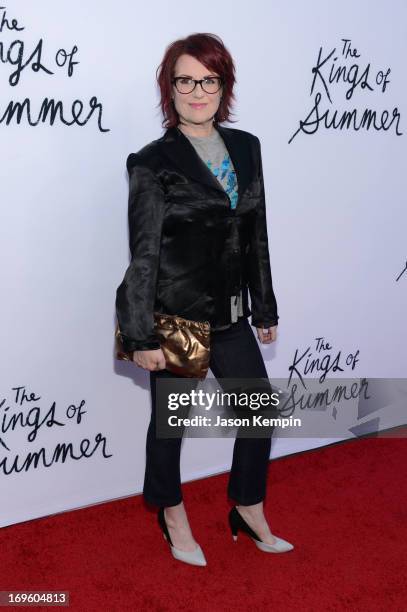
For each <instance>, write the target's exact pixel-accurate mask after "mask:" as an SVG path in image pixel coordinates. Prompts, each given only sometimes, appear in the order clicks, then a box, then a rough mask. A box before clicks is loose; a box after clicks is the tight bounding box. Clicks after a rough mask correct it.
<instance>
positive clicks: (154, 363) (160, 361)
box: [133, 349, 166, 371]
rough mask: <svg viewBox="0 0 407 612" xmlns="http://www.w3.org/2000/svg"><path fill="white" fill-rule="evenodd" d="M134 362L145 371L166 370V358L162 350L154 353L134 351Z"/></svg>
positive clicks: (156, 350)
mask: <svg viewBox="0 0 407 612" xmlns="http://www.w3.org/2000/svg"><path fill="white" fill-rule="evenodd" d="M133 361H134V362H135V363H136V364H137V365H138V366H139V367H140V368H144V369H145V370H150V371H152V370H163V369H164V368H165V365H166V364H165V357H164V353H163V352H162V349H155V350H153V351H134V353H133Z"/></svg>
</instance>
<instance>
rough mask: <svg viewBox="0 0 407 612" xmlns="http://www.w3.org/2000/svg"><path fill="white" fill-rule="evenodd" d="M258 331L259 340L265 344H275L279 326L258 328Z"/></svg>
mask: <svg viewBox="0 0 407 612" xmlns="http://www.w3.org/2000/svg"><path fill="white" fill-rule="evenodd" d="M256 329H257V335H258V337H259V340H260V342H262V343H263V344H269V343H270V342H274V340H275V339H276V338H277V325H274V326H273V327H268V328H263V327H256Z"/></svg>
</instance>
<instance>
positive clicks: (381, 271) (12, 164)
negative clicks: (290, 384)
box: [0, 0, 407, 526]
mask: <svg viewBox="0 0 407 612" xmlns="http://www.w3.org/2000/svg"><path fill="white" fill-rule="evenodd" d="M3 4H4V6H5V9H0V20H1V19H3V20H2V21H0V23H2V25H1V32H0V50H1V59H2V62H1V63H0V79H1V89H0V91H1V93H0V133H1V147H0V150H1V181H0V195H1V220H0V221H1V222H0V249H1V302H0V313H1V319H2V325H1V346H2V351H1V370H0V377H1V378H0V427H1V429H0V467H1V469H0V487H1V491H0V493H1V500H2V502H1V507H0V525H1V526H4V525H9V524H12V523H16V522H19V521H23V520H27V519H30V518H34V517H38V516H44V515H47V514H52V513H55V512H60V511H64V510H67V509H71V508H77V507H81V506H84V505H87V504H92V503H97V502H100V501H103V500H106V499H113V498H116V497H121V496H126V495H131V494H133V493H137V492H140V491H141V489H142V483H143V476H144V456H145V434H146V429H147V424H148V420H149V412H150V396H149V379H148V374H147V373H146V372H145V371H143V370H141V369H138V368H136V367H134V366H132V365H131V364H123V363H118V362H116V361H115V359H114V352H113V331H114V323H115V312H114V300H115V292H116V288H117V286H118V285H119V283H120V282H121V280H122V278H123V275H124V272H125V269H126V267H127V265H128V261H129V252H128V242H127V197H128V183H127V173H126V168H125V160H126V158H127V155H128V154H129V153H130V152H134V151H137V150H138V149H140V148H141V147H142V146H143V145H144V144H146V143H147V142H149V141H151V140H153V139H154V138H158V137H159V136H161V135H162V133H163V131H162V128H161V116H160V114H159V110H158V107H157V104H158V92H157V88H156V84H155V70H156V68H157V66H158V64H159V63H160V61H161V58H162V55H163V53H164V49H165V47H166V46H167V45H168V44H169V43H170V42H172V41H173V40H175V39H177V38H180V37H184V36H186V35H188V34H190V33H193V32H214V33H216V34H218V35H220V36H221V37H222V39H223V41H224V43H225V44H226V46H227V47H228V49H229V50H230V52H231V53H232V55H233V57H234V59H235V62H236V67H237V79H238V84H237V88H236V95H237V104H236V107H235V113H236V115H235V118H236V119H238V123H236V124H233V126H234V127H237V128H240V129H245V130H248V131H250V132H252V133H254V134H256V135H257V136H259V138H260V140H261V143H262V153H263V168H264V178H265V185H266V195H267V209H268V224H269V240H270V254H271V260H272V272H273V282H274V287H275V292H276V297H277V301H278V305H279V314H280V321H279V328H278V329H279V337H278V340H277V342H275V343H273V344H272V345H270V346H262V347H261V350H262V352H263V355H264V358H265V360H266V365H267V368H268V372H269V375H270V377H274V376H277V377H287V375H288V373H289V367H290V365H292V364H293V360H294V356H295V353H296V351H298V354H302V353H304V352H305V351H306V349H307V348H308V347H309V351H308V353H307V354H308V355H309V356H310V358H311V357H314V358H315V357H317V356H318V354H317V350H316V340H315V339H316V338H318V337H321V338H324V340H325V341H326V342H329V344H330V349H328V350H326V351H324V352H323V353H321V355H322V354H323V355H329V357H330V359H331V360H334V359H335V357H336V356H337V355H338V354H339V353H340V359H341V360H342V359H343V358H344V356H346V355H348V354H350V353H352V354H353V355H357V363H356V366H355V369H354V370H353V371H352V370H351V369H350V368H349V367H347V366H344V371H343V372H341V373H340V374H341V375H342V376H343V377H348V378H350V377H361V376H370V377H405V376H406V366H405V361H406V360H405V346H406V340H407V338H406V325H405V312H406V306H407V304H406V286H407V272H406V273H403V274H401V273H402V271H403V269H404V268H405V265H406V257H407V252H406V240H405V229H406V220H407V212H406V205H405V204H406V203H405V193H406V191H407V173H406V171H405V160H406V148H405V136H404V132H405V125H404V124H405V116H404V114H405V112H406V93H407V76H406V71H405V58H406V53H407V37H406V35H405V34H406V32H405V23H406V19H407V8H406V5H405V3H404V2H402V0H391V1H390V3H389V2H386V3H385V2H384V0H380V1H379V0H376V1H375V2H371V1H368V0H365V1H362V0H359V1H358V2H354V1H350V0H341V2H336V3H335V2H333V3H332V2H331V3H326V2H323V1H322V0H310V1H309V2H307V3H303V2H302V1H301V0H292V1H291V2H289V3H280V2H275V1H270V0H269V1H265V0H264V1H260V0H255V1H254V2H251V3H250V4H248V3H247V2H244V1H243V0H233V1H232V0H225V1H224V2H223V3H222V5H220V4H219V2H214V1H211V0H209V1H208V2H206V3H205V6H204V7H203V8H202V9H198V8H196V9H195V8H192V5H191V3H189V2H186V1H185V0H181V1H178V2H177V3H168V2H165V1H163V0H156V2H155V3H154V5H153V4H151V3H150V4H148V3H147V4H146V3H145V2H133V1H131V2H130V1H129V0H118V2H116V3H115V4H112V3H111V2H107V1H106V0H98V1H96V0H88V1H87V2H82V1H81V2H79V1H78V0H69V2H68V1H65V2H59V3H58V7H56V5H55V3H54V2H51V1H50V0H42V1H40V2H36V3H27V2H25V1H22V0H19V1H17V0H15V1H14V2H6V3H3ZM13 19H15V20H17V21H16V22H14V25H13ZM6 20H7V21H6ZM17 28H19V29H17ZM344 39H347V40H349V43H344ZM18 41H20V42H18ZM60 49H64V50H65V52H62V51H60V52H59V53H57V52H58V50H60ZM355 50H356V51H355ZM19 52H21V57H20V66H18V62H19V60H18V57H19ZM346 52H348V54H347V55H346ZM319 54H320V60H319V61H320V66H319V68H318V69H317V70H316V71H315V72H313V71H312V69H313V67H315V66H317V64H318V57H319ZM352 54H353V57H352ZM325 60H326V61H325ZM72 62H73V63H72ZM75 62H76V63H75ZM352 65H354V66H355V67H357V69H358V72H357V73H356V68H353V69H351V66H352ZM339 66H343V67H346V74H345V76H346V78H348V79H349V82H344V79H343V78H342V79H341V80H340V82H334V77H333V76H332V75H331V79H330V74H331V70H332V67H334V68H338V67H339ZM352 77H353V78H354V80H355V82H357V84H356V86H355V88H354V91H353V93H352V95H351V96H350V97H349V96H348V98H347V97H346V91H347V90H350V89H351V87H352V84H351V82H350V81H351V80H352ZM314 78H315V82H314V84H313V79H314ZM365 83H367V84H368V86H363V84H365ZM25 99H27V102H26V103H25V104H26V106H25V107H21V109H20V111H21V113H20V116H18V112H17V109H16V112H15V113H14V114H13V112H12V107H13V105H15V104H16V103H21V104H22V103H23V101H24V100H25ZM45 99H48V101H49V100H52V99H53V100H54V101H55V103H57V102H58V101H61V102H62V103H63V104H62V110H61V113H58V112H57V113H56V117H55V119H54V121H52V120H51V119H50V116H49V115H47V116H46V117H44V112H43V113H42V114H41V105H42V104H43V103H44V100H45ZM75 100H77V101H81V102H76V103H75V104H74V106H73V107H72V105H73V103H74V101H75ZM316 102H317V103H318V113H319V120H320V122H319V123H317V122H316V121H317V119H318V117H317V115H316V113H315V110H314V111H313V109H314V107H315V104H316ZM81 104H82V110H81ZM28 105H29V109H28ZM92 107H94V108H93V109H92ZM352 110H354V111H355V116H354V120H355V124H352V123H351V125H350V127H346V126H342V128H340V127H337V128H336V129H335V128H333V127H330V126H331V124H332V121H333V120H335V122H336V125H337V126H338V124H339V122H340V119H341V114H342V113H343V112H344V111H352ZM366 111H371V112H373V113H376V117H375V118H374V117H372V119H374V120H373V121H372V124H371V125H370V126H369V125H367V124H365V125H363V117H364V116H365V118H366ZM386 112H387V116H386V115H383V113H386ZM75 113H76V115H77V116H78V119H77V121H76V122H75V121H73V118H74V115H75ZM324 113H327V116H326V121H325V120H324ZM61 116H62V117H63V119H62V118H61ZM41 117H42V118H41ZM86 119H87V120H86ZM301 122H306V123H307V122H308V125H304V124H301ZM79 123H80V124H81V125H80V124H79ZM70 124H71V125H70ZM301 125H302V129H301ZM383 128H385V129H383ZM400 274H401V276H400V278H399V279H398V280H396V278H397V277H398V276H399V275H400ZM321 355H320V356H321ZM341 363H342V364H344V361H341ZM304 366H305V360H303V361H301V363H300V364H299V365H298V369H299V370H301V372H302V374H305V372H306V369H305V367H304ZM311 375H312V376H315V375H317V373H316V372H313V373H310V374H309V376H311ZM18 388H19V389H18ZM36 423H37V425H36ZM349 435H351V434H350V433H349V432H348V436H349ZM345 437H346V436H345ZM327 442H329V440H328V439H320V440H317V439H315V440H311V439H296V440H295V439H276V440H274V441H273V447H272V457H277V456H281V455H284V454H288V453H292V452H296V451H298V450H303V449H307V448H312V447H314V446H318V445H321V444H326V443H327ZM62 444H65V447H64V448H65V452H66V456H65V457H64V458H62V456H61V455H60V454H59V453H60V452H61V450H63V449H62V447H61V445H62ZM232 445H233V440H231V439H190V438H189V439H186V440H185V441H184V445H183V453H182V476H183V480H184V481H186V480H189V479H192V478H197V477H200V476H204V475H208V474H214V473H217V472H221V471H225V470H228V469H229V468H230V461H231V452H232ZM34 453H37V455H34ZM36 461H38V463H37V464H36Z"/></svg>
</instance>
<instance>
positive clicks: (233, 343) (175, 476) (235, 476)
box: [143, 318, 271, 507]
mask: <svg viewBox="0 0 407 612" xmlns="http://www.w3.org/2000/svg"><path fill="white" fill-rule="evenodd" d="M210 369H211V370H212V372H213V374H214V376H215V377H216V378H217V379H219V378H268V374H267V370H266V367H265V365H264V360H263V356H262V353H261V350H260V347H259V344H258V341H257V339H256V336H255V331H254V328H252V326H251V325H250V323H249V321H248V319H246V318H240V319H239V320H238V321H237V322H236V323H233V324H232V326H231V327H229V328H228V329H225V330H221V331H214V332H212V333H211V350H210ZM173 376H176V375H174V374H172V373H171V372H169V371H168V370H157V371H150V386H151V399H152V410H151V421H150V424H149V428H148V432H147V444H146V471H145V479H144V488H143V495H144V498H145V500H146V501H147V502H148V503H150V504H153V505H157V506H164V507H167V506H175V505H177V504H179V503H180V502H181V501H182V491H181V478H180V452H181V441H182V439H181V438H158V437H156V435H155V431H156V429H155V428H156V409H157V402H156V386H155V383H156V380H157V378H158V377H173ZM270 449H271V434H270V437H265V438H241V437H238V436H237V437H236V439H235V444H234V450H233V460H232V467H231V471H230V475H229V483H228V491H227V492H228V495H229V497H231V498H232V499H233V500H234V501H235V502H237V503H238V504H241V505H244V506H249V505H252V504H257V503H258V502H260V501H262V500H263V499H264V498H265V494H266V485H267V468H268V463H269V457H270Z"/></svg>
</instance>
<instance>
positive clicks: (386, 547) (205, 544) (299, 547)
mask: <svg viewBox="0 0 407 612" xmlns="http://www.w3.org/2000/svg"><path fill="white" fill-rule="evenodd" d="M406 449H407V441H406V440H405V439H404V440H403V439H391V438H387V439H386V438H379V439H376V438H364V439H362V440H352V441H350V442H345V443H338V444H334V445H332V446H329V447H325V448H323V449H317V450H314V451H309V452H305V453H301V454H298V455H291V456H289V457H283V458H281V459H277V460H275V461H272V462H271V463H270V468H269V492H268V498H267V503H266V513H267V517H268V519H269V523H270V526H271V529H272V531H273V532H274V533H275V534H276V535H279V536H281V537H283V538H285V539H287V540H289V541H290V542H292V543H293V544H294V546H295V549H294V550H293V551H290V552H288V553H284V554H267V553H263V552H261V551H259V550H258V549H257V548H256V547H255V546H254V544H253V542H252V541H251V540H250V539H249V538H248V537H247V536H245V535H244V534H240V536H239V540H238V542H237V543H235V542H233V540H232V538H231V535H230V532H229V530H228V526H227V520H226V517H227V511H228V509H229V505H228V503H227V500H226V497H225V488H226V477H227V475H226V474H222V475H221V476H216V477H212V478H208V479H204V480H199V481H195V482H192V483H188V484H186V485H184V498H185V504H186V507H187V509H188V511H189V517H190V522H191V526H192V528H193V531H194V535H195V537H196V539H197V540H198V541H199V543H200V544H201V545H202V548H203V549H204V552H205V555H206V558H207V561H208V565H207V567H192V566H188V565H186V564H183V563H181V562H179V561H176V560H174V559H173V558H172V556H171V554H170V552H169V548H168V544H167V543H166V542H165V541H164V539H163V537H162V535H161V532H160V531H159V529H158V526H157V524H156V516H155V513H153V512H152V510H151V509H149V508H148V509H147V508H146V506H145V505H144V504H143V502H142V499H141V497H140V496H137V497H132V498H128V499H125V500H120V501H114V502H108V503H105V504H100V505H97V506H92V507H90V508H85V509H82V510H76V511H72V512H67V513H62V514H58V515H55V516H51V517H47V518H43V519H39V520H34V521H28V522H26V523H23V524H19V525H14V526H11V527H6V528H3V529H2V530H1V532H0V534H1V540H2V546H1V552H0V562H1V584H0V590H18V589H26V590H34V589H39V590H40V589H41V590H47V589H49V590H59V589H60V590H67V591H70V599H71V605H70V607H69V609H70V610H74V611H75V612H76V611H81V612H82V611H83V612H93V611H94V610H95V611H96V610H97V611H101V612H105V611H106V612H116V611H117V612H123V611H127V610H132V611H133V610H137V611H144V610H145V611H149V612H150V611H156V612H159V611H160V612H164V611H169V610H171V611H172V610H174V611H185V612H187V611H188V612H189V611H191V610H202V611H206V610H208V611H209V610H215V611H222V610H225V611H226V610H233V611H234V612H236V611H240V610H242V611H243V610H244V611H247V610H249V609H251V608H253V607H257V608H259V609H260V610H261V609H262V610H273V612H291V611H294V610H295V611H296V612H297V611H310V612H311V611H312V612H315V611H319V610H324V611H331V610H338V611H341V612H343V611H344V610H352V611H368V612H373V611H376V610H380V611H386V612H389V611H391V612H397V611H400V612H401V611H402V610H403V611H404V610H406V607H407V604H406V598H407V587H406V585H407V579H406V570H407V562H406V561H407V557H406V551H407V545H406V544H407V512H406V508H407V494H406V459H407V457H406ZM14 609H16V608H14ZM34 609H36V610H40V609H41V610H42V609H48V610H49V608H44V607H41V608H38V607H36V608H34ZM54 609H55V608H54Z"/></svg>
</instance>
